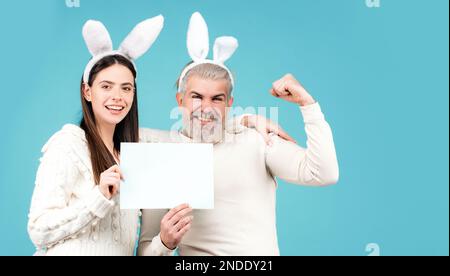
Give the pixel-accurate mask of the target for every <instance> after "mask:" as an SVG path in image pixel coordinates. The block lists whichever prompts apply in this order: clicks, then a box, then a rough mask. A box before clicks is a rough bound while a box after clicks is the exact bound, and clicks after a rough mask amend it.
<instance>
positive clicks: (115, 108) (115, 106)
mask: <svg viewBox="0 0 450 276" xmlns="http://www.w3.org/2000/svg"><path fill="white" fill-rule="evenodd" d="M106 108H108V109H112V110H117V111H120V110H122V109H124V107H123V106H118V105H108V106H106Z"/></svg>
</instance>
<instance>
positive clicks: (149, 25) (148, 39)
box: [83, 15, 164, 83]
mask: <svg viewBox="0 0 450 276" xmlns="http://www.w3.org/2000/svg"><path fill="white" fill-rule="evenodd" d="M163 25H164V17H163V16H162V15H159V16H156V17H153V18H150V19H147V20H145V21H142V22H141V23H139V24H138V25H136V27H134V29H133V30H132V31H131V33H130V34H129V35H128V36H127V37H126V38H125V40H124V41H123V42H122V44H121V45H120V47H119V49H118V50H115V51H114V50H113V44H112V41H111V37H110V35H109V32H108V30H107V29H106V27H105V26H104V25H103V24H102V23H101V22H99V21H94V20H89V21H87V22H86V23H85V24H84V27H83V37H84V40H85V42H86V45H87V47H88V49H89V52H90V53H91V54H92V59H91V60H90V61H89V63H88V64H87V65H86V69H85V70H84V74H83V82H84V83H88V82H89V74H90V73H91V70H92V68H93V67H94V65H95V64H96V63H97V62H98V61H100V60H101V59H102V58H104V57H106V56H110V55H121V56H124V57H125V58H127V59H129V60H130V61H131V63H133V66H134V68H135V69H136V65H135V64H134V61H135V60H137V59H138V58H140V57H141V56H142V55H143V54H145V53H146V52H147V51H148V50H149V49H150V47H151V46H152V44H153V43H154V42H155V40H156V38H157V37H158V36H159V33H160V32H161V30H162V28H163Z"/></svg>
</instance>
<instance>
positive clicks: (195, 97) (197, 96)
mask: <svg viewBox="0 0 450 276" xmlns="http://www.w3.org/2000/svg"><path fill="white" fill-rule="evenodd" d="M192 98H193V99H201V97H200V96H199V95H193V96H192Z"/></svg>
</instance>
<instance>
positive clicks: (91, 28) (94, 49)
mask: <svg viewBox="0 0 450 276" xmlns="http://www.w3.org/2000/svg"><path fill="white" fill-rule="evenodd" d="M83 38H84V41H85V42H86V45H87V47H88V49H89V52H90V53H91V55H92V56H94V57H95V56H97V55H100V54H103V53H106V52H110V51H112V49H113V45H112V41H111V37H110V36H109V32H108V30H107V29H106V27H105V25H103V23H102V22H100V21H95V20H88V21H87V22H86V23H85V24H84V26H83Z"/></svg>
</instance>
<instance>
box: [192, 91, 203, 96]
mask: <svg viewBox="0 0 450 276" xmlns="http://www.w3.org/2000/svg"><path fill="white" fill-rule="evenodd" d="M191 94H195V95H197V96H200V97H203V95H202V94H200V93H198V92H196V91H191Z"/></svg>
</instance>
